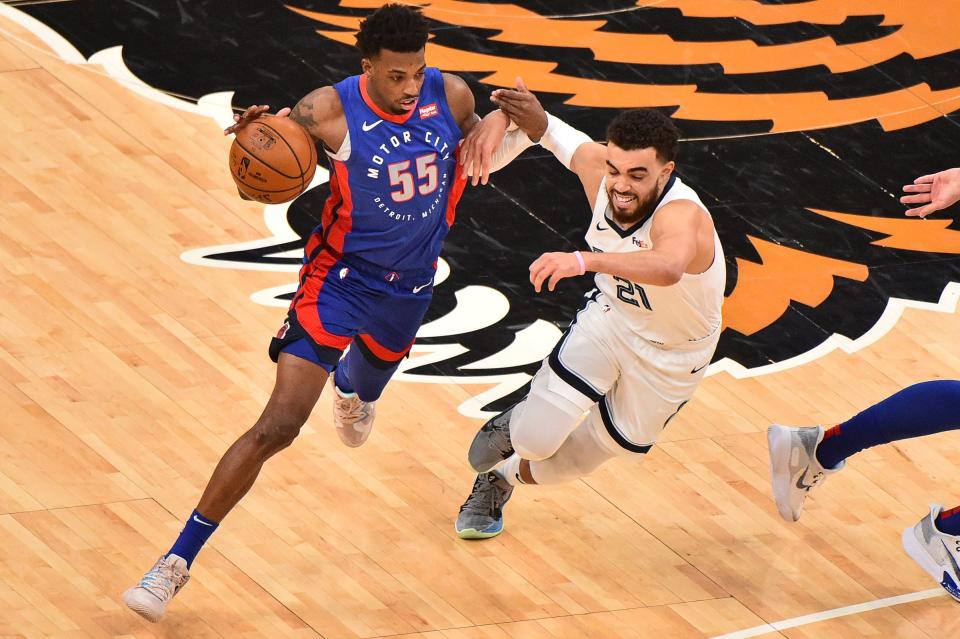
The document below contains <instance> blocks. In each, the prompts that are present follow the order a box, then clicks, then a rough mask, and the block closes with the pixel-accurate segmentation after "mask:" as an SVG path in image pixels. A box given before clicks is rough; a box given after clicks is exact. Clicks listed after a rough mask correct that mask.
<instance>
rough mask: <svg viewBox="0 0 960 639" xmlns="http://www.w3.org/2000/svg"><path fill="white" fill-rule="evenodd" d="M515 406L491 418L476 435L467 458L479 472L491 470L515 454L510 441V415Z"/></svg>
mask: <svg viewBox="0 0 960 639" xmlns="http://www.w3.org/2000/svg"><path fill="white" fill-rule="evenodd" d="M514 408H516V406H511V407H510V408H508V409H507V410H506V411H504V412H502V413H500V414H499V415H497V416H496V417H494V418H493V419H491V420H489V421H488V422H487V423H486V424H484V425H483V426H481V427H480V430H479V431H477V434H476V435H475V436H474V438H473V442H472V443H471V444H470V452H469V453H467V459H468V460H469V461H470V465H471V466H472V467H473V469H474V470H475V471H477V472H478V473H488V472H490V471H491V470H493V469H494V467H495V466H496V465H497V464H499V463H500V462H502V461H503V460H504V459H506V458H508V457H510V455H512V454H513V444H512V443H510V415H512V414H513V409H514Z"/></svg>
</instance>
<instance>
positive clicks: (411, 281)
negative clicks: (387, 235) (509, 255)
mask: <svg viewBox="0 0 960 639" xmlns="http://www.w3.org/2000/svg"><path fill="white" fill-rule="evenodd" d="M435 275H436V270H435V269H422V270H416V271H403V272H398V271H390V270H386V269H383V268H381V267H379V266H376V265H373V264H370V263H369V262H364V261H363V260H361V259H359V258H356V257H353V256H343V257H341V256H337V255H336V254H335V253H332V252H330V251H328V250H326V249H321V250H320V251H319V253H318V255H317V256H316V257H315V258H314V259H313V260H311V261H310V262H308V263H307V264H305V265H304V266H303V268H302V269H301V270H300V285H299V287H298V288H297V293H296V295H295V296H294V298H293V301H292V302H291V303H290V309H289V311H288V312H287V319H286V321H285V322H284V323H283V326H282V327H281V328H280V331H279V332H278V333H277V335H276V337H274V338H273V340H272V341H271V342H270V358H271V359H273V361H277V359H278V358H279V357H280V353H281V352H288V353H290V354H291V355H296V356H297V357H300V358H302V359H306V360H309V361H311V362H313V363H315V364H317V365H319V366H321V367H322V368H324V369H326V370H327V371H331V370H333V369H334V368H336V366H337V363H338V362H339V361H340V357H341V356H342V355H343V351H344V350H345V349H346V348H347V346H348V345H350V344H351V343H353V344H354V345H355V347H356V348H357V349H358V350H360V352H361V353H363V355H364V357H365V359H367V360H368V361H369V362H371V363H372V364H374V365H375V366H379V367H382V368H392V367H393V366H395V365H396V363H397V362H399V361H400V360H402V359H403V358H404V357H405V356H406V355H407V353H408V352H409V350H410V348H411V347H412V346H413V342H414V339H415V338H416V335H417V331H418V330H419V329H420V324H421V322H422V321H423V316H424V315H425V314H426V312H427V308H429V306H430V301H431V299H432V298H433V278H434V276H435Z"/></svg>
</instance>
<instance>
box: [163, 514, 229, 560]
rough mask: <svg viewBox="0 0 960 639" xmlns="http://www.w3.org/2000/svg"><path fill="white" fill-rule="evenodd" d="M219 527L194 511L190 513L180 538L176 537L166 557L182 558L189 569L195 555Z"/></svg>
mask: <svg viewBox="0 0 960 639" xmlns="http://www.w3.org/2000/svg"><path fill="white" fill-rule="evenodd" d="M219 525H220V524H218V523H217V522H215V521H211V520H209V519H207V518H206V517H204V516H203V515H201V514H200V513H198V512H197V511H196V510H194V511H193V512H192V513H190V519H188V520H187V524H186V525H185V526H184V527H183V530H181V531H180V536H179V537H177V540H176V541H175V542H174V543H173V547H172V548H171V549H170V551H169V552H168V553H167V555H176V556H178V557H183V558H184V559H186V560H187V568H189V567H190V566H192V565H193V560H194V559H196V558H197V553H199V552H200V549H201V548H203V545H204V544H205V543H207V540H208V539H210V535H212V534H213V531H214V530H216V529H217V526H219Z"/></svg>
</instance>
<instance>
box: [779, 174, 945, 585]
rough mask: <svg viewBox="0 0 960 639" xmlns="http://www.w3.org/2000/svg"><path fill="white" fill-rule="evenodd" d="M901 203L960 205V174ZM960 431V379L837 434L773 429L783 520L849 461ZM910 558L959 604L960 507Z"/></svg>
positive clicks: (870, 413)
mask: <svg viewBox="0 0 960 639" xmlns="http://www.w3.org/2000/svg"><path fill="white" fill-rule="evenodd" d="M903 190H904V191H906V192H907V193H910V194H911V195H905V196H903V197H902V198H900V201H901V202H902V203H904V204H910V205H916V204H919V205H920V206H915V207H914V208H911V209H909V210H908V211H907V215H909V216H914V217H926V216H927V215H929V214H930V213H933V212H934V211H939V210H940V209H944V208H946V207H948V206H951V205H953V204H955V203H957V202H958V201H960V168H955V169H948V170H946V171H941V172H939V173H934V174H932V175H924V176H922V177H919V178H917V179H916V180H914V183H913V184H908V185H906V186H905V187H903ZM958 428H960V381H953V380H938V381H932V382H923V383H920V384H914V385H913V386H909V387H907V388H905V389H903V390H902V391H900V392H898V393H895V394H894V395H892V396H890V397H888V398H887V399H885V400H883V401H882V402H880V403H878V404H875V405H873V406H871V407H870V408H867V409H866V410H864V411H862V412H861V413H859V414H857V415H856V416H854V417H853V418H851V419H849V420H847V421H845V422H843V423H842V424H838V425H836V426H833V427H831V428H824V427H823V426H810V427H800V428H793V427H789V426H781V425H779V424H774V425H773V426H771V427H770V428H769V429H768V430H767V443H768V445H769V448H770V472H771V476H772V481H773V497H774V499H775V500H776V502H777V510H778V511H779V513H780V516H781V517H783V518H784V519H786V520H787V521H797V520H799V519H800V514H801V513H802V511H803V502H804V501H805V500H806V498H807V494H808V493H809V492H810V490H811V489H813V488H814V487H816V486H819V485H820V484H822V483H823V481H824V480H825V479H826V478H827V476H829V475H831V474H833V473H836V472H838V471H840V470H842V469H843V467H844V466H845V465H846V460H847V458H848V457H850V456H852V455H854V454H856V453H858V452H860V451H861V450H864V449H866V448H871V447H873V446H879V445H880V444H888V443H890V442H893V441H898V440H901V439H909V438H911V437H920V436H923V435H931V434H933V433H939V432H943V431H947V430H956V429H958ZM903 547H904V549H905V550H906V551H907V554H908V555H909V556H910V558H911V559H913V560H914V561H915V562H917V564H919V565H920V567H921V568H923V569H924V570H925V571H926V572H927V573H928V574H929V575H930V576H931V577H933V578H934V580H936V581H937V582H938V583H939V584H940V585H941V586H943V588H944V590H946V591H947V592H948V593H949V594H950V596H951V597H953V598H954V599H956V600H958V601H960V506H957V507H955V508H951V509H949V510H944V509H943V507H942V506H941V505H939V504H931V505H930V512H929V514H928V515H926V516H925V517H924V518H923V519H921V520H920V521H919V522H918V523H917V524H916V525H914V526H910V527H909V528H907V529H906V530H904V531H903Z"/></svg>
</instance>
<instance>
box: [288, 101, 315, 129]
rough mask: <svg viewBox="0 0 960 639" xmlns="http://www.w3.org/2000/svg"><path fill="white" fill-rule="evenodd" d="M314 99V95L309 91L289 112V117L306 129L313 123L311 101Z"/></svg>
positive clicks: (310, 127)
mask: <svg viewBox="0 0 960 639" xmlns="http://www.w3.org/2000/svg"><path fill="white" fill-rule="evenodd" d="M315 99H316V96H315V95H314V94H313V93H309V94H307V95H306V96H304V97H303V99H301V100H300V101H299V102H297V106H295V107H293V110H292V111H291V112H290V119H291V120H293V121H294V122H296V123H297V124H299V125H300V126H302V127H303V128H305V129H306V130H307V131H311V132H312V129H313V123H314V121H315V120H314V104H313V101H314V100H315Z"/></svg>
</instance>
